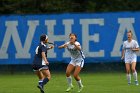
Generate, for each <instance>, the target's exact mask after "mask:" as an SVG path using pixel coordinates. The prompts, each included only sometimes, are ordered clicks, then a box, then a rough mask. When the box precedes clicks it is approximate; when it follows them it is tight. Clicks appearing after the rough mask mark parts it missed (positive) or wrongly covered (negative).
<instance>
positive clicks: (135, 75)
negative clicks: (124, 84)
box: [133, 71, 138, 81]
mask: <svg viewBox="0 0 140 93" xmlns="http://www.w3.org/2000/svg"><path fill="white" fill-rule="evenodd" d="M133 76H134V79H135V81H138V76H137V71H135V72H134V73H133Z"/></svg>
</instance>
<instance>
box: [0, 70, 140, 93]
mask: <svg viewBox="0 0 140 93" xmlns="http://www.w3.org/2000/svg"><path fill="white" fill-rule="evenodd" d="M80 76H81V78H82V81H83V84H84V89H83V91H82V93H140V86H135V85H134V83H132V85H130V86H128V85H127V80H126V75H125V73H85V72H82V74H80ZM139 79H140V78H139ZM37 81H38V78H37V77H36V76H35V75H34V74H21V75H20V74H16V75H0V93H40V92H39V90H38V89H37V87H36V86H37ZM73 85H74V89H73V90H72V91H71V92H69V93H77V89H78V87H77V83H76V82H75V80H74V79H73ZM66 88H67V82H66V77H65V73H52V79H51V80H50V82H49V83H48V84H47V85H46V86H45V91H46V93H65V89H66Z"/></svg>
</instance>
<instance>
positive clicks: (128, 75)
mask: <svg viewBox="0 0 140 93" xmlns="http://www.w3.org/2000/svg"><path fill="white" fill-rule="evenodd" d="M127 80H128V83H131V74H127Z"/></svg>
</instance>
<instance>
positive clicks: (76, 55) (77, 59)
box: [66, 41, 85, 67]
mask: <svg viewBox="0 0 140 93" xmlns="http://www.w3.org/2000/svg"><path fill="white" fill-rule="evenodd" d="M66 44H67V49H68V51H69V52H70V55H71V61H70V63H69V64H72V65H73V66H80V67H83V66H84V58H85V56H84V55H83V52H82V51H81V50H77V49H76V48H75V45H72V44H70V42H67V43H66ZM75 44H76V45H78V46H80V47H81V45H80V43H79V42H77V41H76V42H75Z"/></svg>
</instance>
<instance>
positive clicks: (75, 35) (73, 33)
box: [69, 33, 77, 41]
mask: <svg viewBox="0 0 140 93" xmlns="http://www.w3.org/2000/svg"><path fill="white" fill-rule="evenodd" d="M71 35H74V36H75V37H76V39H75V41H77V35H76V34H74V33H70V34H69V37H70V36H71Z"/></svg>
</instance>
